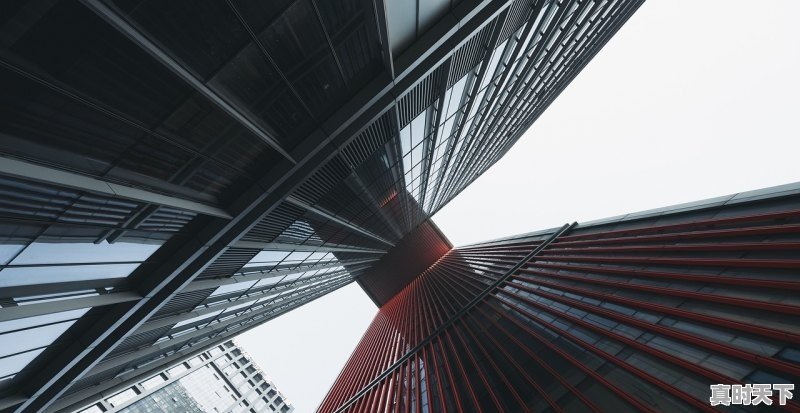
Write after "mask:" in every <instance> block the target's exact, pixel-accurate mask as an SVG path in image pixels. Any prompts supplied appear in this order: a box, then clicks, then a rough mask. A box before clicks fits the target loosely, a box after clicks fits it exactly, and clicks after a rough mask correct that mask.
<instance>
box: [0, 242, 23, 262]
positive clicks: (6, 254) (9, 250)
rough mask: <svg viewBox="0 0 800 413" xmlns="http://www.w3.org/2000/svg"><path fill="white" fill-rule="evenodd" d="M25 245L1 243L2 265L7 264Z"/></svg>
mask: <svg viewBox="0 0 800 413" xmlns="http://www.w3.org/2000/svg"><path fill="white" fill-rule="evenodd" d="M22 247H24V245H12V244H0V265H5V264H6V263H8V261H9V260H10V259H12V258H14V256H15V255H17V253H18V252H19V250H21V249H22Z"/></svg>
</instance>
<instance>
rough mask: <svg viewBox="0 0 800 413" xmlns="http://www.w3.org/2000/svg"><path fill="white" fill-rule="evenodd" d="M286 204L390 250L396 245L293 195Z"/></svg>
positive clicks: (287, 199) (287, 198)
mask: <svg viewBox="0 0 800 413" xmlns="http://www.w3.org/2000/svg"><path fill="white" fill-rule="evenodd" d="M286 202H288V203H290V204H292V205H294V206H296V207H300V208H303V209H305V210H306V211H309V212H313V213H314V214H316V215H318V216H320V217H322V218H325V219H327V220H330V221H331V222H335V223H337V224H339V225H340V226H343V227H345V228H348V229H351V230H353V231H355V232H358V233H359V234H362V235H366V236H367V237H369V238H372V239H374V240H376V241H378V242H381V243H384V244H386V245H388V246H389V247H390V248H391V247H393V246H394V243H392V242H391V241H389V240H387V239H385V238H383V237H381V236H379V235H376V234H374V233H372V232H370V231H368V230H366V229H364V228H361V227H359V226H357V225H353V224H351V223H349V222H347V221H345V220H343V219H341V218H339V217H337V216H336V215H335V214H332V213H330V212H328V211H325V210H323V209H322V208H319V207H315V206H313V205H309V204H307V203H305V202H303V201H301V200H299V199H297V198H295V197H293V196H291V195H290V196H288V197H286Z"/></svg>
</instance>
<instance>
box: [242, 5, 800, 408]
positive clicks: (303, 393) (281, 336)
mask: <svg viewBox="0 0 800 413" xmlns="http://www.w3.org/2000/svg"><path fill="white" fill-rule="evenodd" d="M798 15H800V1H796V0H783V1H778V0H764V1H759V2H751V1H733V0H715V1H712V0H702V1H698V0H680V1H679V0H649V1H648V2H646V3H645V4H644V5H643V6H642V7H641V8H640V9H639V11H638V12H637V13H636V14H634V16H633V17H632V18H631V19H630V21H629V22H628V23H627V24H626V25H625V26H623V28H622V29H621V30H620V31H619V33H617V35H616V36H615V37H614V38H613V39H612V40H611V41H610V42H609V44H608V45H607V46H606V47H605V48H604V49H603V50H602V51H601V52H600V53H599V54H598V56H597V57H596V58H595V59H594V60H593V61H592V62H591V63H590V64H589V65H588V66H587V67H586V69H584V71H583V72H582V73H581V74H580V75H579V76H578V77H577V78H576V79H575V80H574V81H573V82H572V84H571V85H570V86H569V87H568V88H567V89H566V90H565V91H564V92H563V93H562V94H561V96H560V97H559V98H558V99H556V101H555V102H554V103H553V104H552V105H551V106H550V108H549V109H547V111H546V112H545V113H544V114H543V115H542V116H541V117H540V118H539V120H538V121H537V122H536V123H535V124H534V125H533V126H532V127H531V129H530V130H529V131H528V132H527V133H526V134H525V135H524V136H523V137H522V138H521V139H520V141H519V142H518V143H517V144H516V145H515V146H514V148H513V149H512V150H511V151H509V152H508V154H507V155H506V156H505V157H504V158H503V159H502V160H500V161H499V162H498V163H497V164H496V165H494V166H493V167H492V168H491V169H490V170H489V171H488V172H486V173H485V174H484V175H483V176H481V177H480V178H479V179H478V180H477V181H476V182H475V183H474V184H472V186H470V187H469V188H468V189H466V190H465V191H464V192H462V193H461V195H459V197H458V198H456V199H455V200H454V201H452V202H451V203H450V204H449V205H447V206H446V207H445V208H444V209H443V210H442V211H440V212H439V213H438V214H437V215H436V216H435V217H434V221H435V222H436V223H437V224H438V225H439V227H440V228H441V229H442V231H443V232H444V233H445V234H446V235H447V236H448V237H449V238H450V240H451V241H452V242H453V243H454V244H455V245H463V244H466V243H471V242H476V241H483V240H487V239H492V238H497V237H502V236H507V235H513V234H517V233H524V232H529V231H533V230H538V229H542V228H550V227H554V226H560V225H561V224H563V223H565V222H572V221H578V222H581V221H588V220H592V219H596V218H604V217H608V216H613V215H619V214H623V213H627V212H634V211H639V210H644V209H650V208H656V207H661V206H666V205H671V204H676V203H681V202H688V201H694V200H698V199H703V198H710V197H713V196H718V195H726V194H731V193H735V192H742V191H746V190H751V189H757V188H762V187H766V186H773V185H779V184H784V183H789V182H795V181H800V103H798V99H800V76H798V72H800V25H798V24H797V23H796V22H795V19H796V17H797V16H798ZM375 311H376V309H375V306H374V305H373V304H372V302H371V301H370V300H369V299H368V298H367V297H366V295H365V294H364V293H362V292H361V290H360V288H359V287H358V285H356V284H352V285H349V286H347V287H345V288H342V289H340V290H338V291H336V292H333V293H331V294H329V295H327V296H325V297H323V298H321V299H319V300H317V301H315V302H313V303H310V304H307V305H306V306H304V307H302V308H300V309H298V310H295V311H293V312H291V313H289V314H287V315H284V316H282V317H280V318H278V319H276V320H273V321H270V322H269V323H267V324H265V325H263V326H260V327H258V328H256V329H254V330H253V331H251V332H248V333H245V334H243V335H242V336H240V338H239V342H240V343H241V344H242V345H243V346H244V347H245V349H247V351H248V352H249V353H250V354H252V355H253V357H254V358H255V359H256V361H257V362H258V363H259V364H260V365H261V367H262V368H263V369H264V370H265V371H266V374H267V376H268V377H270V378H271V379H272V380H274V382H275V384H276V385H277V386H278V388H280V389H281V390H282V391H283V392H284V393H285V394H286V396H287V397H288V398H289V399H290V400H291V401H292V402H293V403H294V404H295V406H296V407H297V412H299V413H305V412H311V411H313V410H314V409H315V408H316V407H317V405H318V404H319V402H320V401H321V400H322V398H323V397H324V396H325V393H326V392H327V390H328V388H329V387H330V386H331V384H332V382H333V380H334V379H335V378H336V376H337V375H338V374H339V371H340V370H341V368H342V366H343V365H344V363H345V361H346V360H347V358H348V357H349V356H350V353H351V352H352V350H353V348H355V345H356V343H357V342H358V340H359V339H360V338H361V335H362V334H363V332H364V330H365V329H366V327H367V325H368V324H369V322H370V321H371V319H372V317H373V316H374V314H375Z"/></svg>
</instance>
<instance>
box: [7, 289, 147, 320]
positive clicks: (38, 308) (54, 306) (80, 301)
mask: <svg viewBox="0 0 800 413" xmlns="http://www.w3.org/2000/svg"><path fill="white" fill-rule="evenodd" d="M141 298H142V296H140V295H139V294H136V293H134V292H131V291H123V292H114V293H108V294H100V295H95V296H91V297H82V298H73V299H69V300H58V301H46V302H43V303H36V304H28V305H18V306H15V307H2V308H0V322H2V321H9V320H17V319H20V318H26V317H35V316H39V315H45V314H53V313H58V312H62V311H69V310H77V309H81V308H89V307H99V306H104V305H110V304H118V303H124V302H128V301H136V300H139V299H141Z"/></svg>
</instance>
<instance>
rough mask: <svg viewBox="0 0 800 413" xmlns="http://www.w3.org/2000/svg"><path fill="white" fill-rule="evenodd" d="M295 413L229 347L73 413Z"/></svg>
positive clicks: (227, 344) (243, 356)
mask: <svg viewBox="0 0 800 413" xmlns="http://www.w3.org/2000/svg"><path fill="white" fill-rule="evenodd" d="M292 411H294V408H293V407H292V405H291V403H289V402H288V401H287V400H286V397H285V396H284V395H283V394H281V392H280V391H279V390H278V389H277V388H276V387H275V384H274V383H272V382H270V381H269V380H267V379H266V377H265V376H264V372H263V371H261V369H260V368H259V367H258V365H257V364H256V363H255V362H254V361H253V359H252V358H250V357H249V356H248V355H247V354H246V353H244V352H243V350H242V349H241V348H240V347H238V346H237V345H236V343H234V342H233V341H230V340H229V341H226V342H225V343H223V344H221V345H219V346H216V347H212V348H211V349H209V350H208V351H204V352H202V353H200V354H198V355H196V356H194V357H191V358H187V359H186V360H183V361H180V362H177V363H175V364H174V365H172V366H170V367H169V368H166V369H164V370H162V371H161V372H159V373H158V374H155V375H153V376H150V377H142V378H141V379H140V380H139V381H137V382H133V383H130V385H129V387H128V388H126V389H125V390H122V391H120V392H118V393H115V394H111V395H106V397H102V398H101V399H100V400H98V401H95V402H93V403H92V404H91V405H90V406H87V407H82V408H79V410H78V413H103V412H119V413H150V412H186V413H223V412H236V413H240V412H247V413H259V412H280V413H291V412H292Z"/></svg>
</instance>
